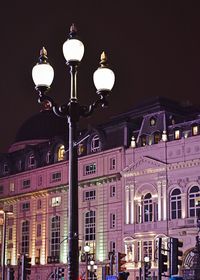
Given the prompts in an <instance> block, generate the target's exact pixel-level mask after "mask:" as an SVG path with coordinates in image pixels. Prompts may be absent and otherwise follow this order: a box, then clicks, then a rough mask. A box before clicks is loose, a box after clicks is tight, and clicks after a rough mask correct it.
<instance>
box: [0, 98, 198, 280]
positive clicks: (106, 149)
mask: <svg viewBox="0 0 200 280" xmlns="http://www.w3.org/2000/svg"><path fill="white" fill-rule="evenodd" d="M77 148H78V155H79V159H78V161H79V162H78V165H79V174H78V178H79V202H78V203H79V249H80V277H81V278H85V272H86V263H85V252H84V246H85V245H86V244H87V245H89V246H90V252H89V255H90V257H91V258H92V259H93V260H94V261H95V264H97V270H96V271H95V274H89V278H93V277H94V275H95V277H97V279H102V267H103V266H105V265H106V264H108V263H109V259H108V255H109V252H112V251H115V252H125V253H126V269H127V271H129V272H130V277H131V279H139V268H140V267H142V266H143V265H144V258H145V257H149V259H150V262H151V272H152V275H153V276H155V278H154V279H156V276H157V267H158V263H157V243H158V238H159V237H162V240H163V243H164V244H163V246H166V247H167V242H168V238H169V237H177V238H178V239H180V240H182V241H183V252H184V257H183V267H188V265H189V261H188V260H189V258H190V257H191V251H192V249H193V248H194V246H195V237H196V235H197V226H196V220H197V214H198V211H199V209H200V174H199V173H200V111H199V110H198V109H196V108H194V107H192V106H183V105H180V104H178V103H176V102H174V101H170V100H167V99H163V98H155V99H153V100H150V101H148V102H146V103H143V104H141V105H138V106H137V107H135V108H133V110H131V111H129V112H127V113H123V114H121V115H118V116H116V117H114V118H112V119H111V120H110V121H109V122H107V123H104V124H102V125H98V126H97V127H94V128H90V129H88V130H80V133H79V135H78V137H77ZM0 206H1V209H3V210H4V211H10V212H12V213H13V214H12V215H9V216H7V219H6V221H5V222H6V250H5V259H6V263H7V264H8V265H12V266H13V267H14V268H15V273H16V274H17V273H18V272H17V264H18V258H19V256H20V255H21V254H27V255H28V256H30V257H31V262H32V273H31V277H30V278H31V279H37V280H40V279H44V280H45V279H51V276H53V274H54V271H55V267H63V268H65V274H66V271H67V250H68V245H67V234H68V144H67V125H66V123H65V120H64V121H63V120H62V119H59V118H57V117H56V116H54V115H53V113H52V112H51V111H48V110H46V111H43V112H41V113H39V114H37V115H36V116H33V117H32V118H30V119H29V120H27V121H26V122H25V123H24V124H23V125H22V126H21V128H20V129H19V131H18V133H17V135H16V139H15V142H14V143H13V145H12V146H11V147H10V149H9V151H8V152H7V153H5V154H1V155H0ZM1 221H2V219H1ZM1 224H2V222H1ZM0 235H1V244H2V242H3V226H1V232H0ZM1 248H2V246H1ZM114 270H115V267H114Z"/></svg>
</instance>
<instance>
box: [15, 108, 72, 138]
mask: <svg viewBox="0 0 200 280" xmlns="http://www.w3.org/2000/svg"><path fill="white" fill-rule="evenodd" d="M67 134H68V123H67V118H60V117H58V116H56V115H55V114H54V113H53V111H52V110H44V111H41V112H40V113H38V114H35V115H34V116H32V117H30V118H29V119H28V120H26V121H25V122H24V123H23V124H22V126H21V127H20V128H19V130H18V132H17V135H16V137H15V143H16V142H22V141H28V140H36V139H37V140H39V139H49V138H52V137H54V136H61V135H67Z"/></svg>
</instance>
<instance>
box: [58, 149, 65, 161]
mask: <svg viewBox="0 0 200 280" xmlns="http://www.w3.org/2000/svg"><path fill="white" fill-rule="evenodd" d="M57 156H58V161H61V160H64V159H65V146H64V145H61V146H59V148H58V153H57Z"/></svg>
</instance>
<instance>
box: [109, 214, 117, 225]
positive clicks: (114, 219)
mask: <svg viewBox="0 0 200 280" xmlns="http://www.w3.org/2000/svg"><path fill="white" fill-rule="evenodd" d="M115 227H116V215H115V214H114V213H111V214H110V228H115Z"/></svg>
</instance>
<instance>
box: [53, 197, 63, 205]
mask: <svg viewBox="0 0 200 280" xmlns="http://www.w3.org/2000/svg"><path fill="white" fill-rule="evenodd" d="M60 205H61V196H57V197H52V199H51V206H52V207H56V206H60Z"/></svg>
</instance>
